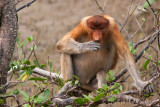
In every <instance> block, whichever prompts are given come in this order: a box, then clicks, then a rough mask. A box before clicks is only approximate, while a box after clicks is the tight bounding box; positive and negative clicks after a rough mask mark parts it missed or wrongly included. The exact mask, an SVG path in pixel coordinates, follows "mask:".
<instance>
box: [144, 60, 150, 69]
mask: <svg viewBox="0 0 160 107" xmlns="http://www.w3.org/2000/svg"><path fill="white" fill-rule="evenodd" d="M149 63H150V60H149V59H147V60H146V61H145V63H144V69H145V70H147V65H148V64H149Z"/></svg>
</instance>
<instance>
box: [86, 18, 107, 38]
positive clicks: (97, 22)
mask: <svg viewBox="0 0 160 107" xmlns="http://www.w3.org/2000/svg"><path fill="white" fill-rule="evenodd" d="M86 23H87V26H88V27H89V30H90V33H91V34H90V35H91V36H92V37H91V38H92V40H94V41H100V40H101V39H102V38H103V35H104V33H105V32H106V31H108V30H107V28H108V24H109V20H108V19H106V18H104V17H103V16H99V15H97V16H93V17H91V18H89V19H87V21H86Z"/></svg>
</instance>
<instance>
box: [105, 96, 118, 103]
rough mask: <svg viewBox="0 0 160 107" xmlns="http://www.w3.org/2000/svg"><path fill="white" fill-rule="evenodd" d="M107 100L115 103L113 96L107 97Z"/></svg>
mask: <svg viewBox="0 0 160 107" xmlns="http://www.w3.org/2000/svg"><path fill="white" fill-rule="evenodd" d="M107 100H108V101H109V102H114V101H116V97H115V96H113V97H108V98H107Z"/></svg>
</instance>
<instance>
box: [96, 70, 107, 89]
mask: <svg viewBox="0 0 160 107" xmlns="http://www.w3.org/2000/svg"><path fill="white" fill-rule="evenodd" d="M105 78H106V73H105V71H104V70H101V71H99V72H98V73H97V75H96V79H97V85H98V88H103V84H105V83H106V80H105Z"/></svg>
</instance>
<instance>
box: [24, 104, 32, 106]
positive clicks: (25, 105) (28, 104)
mask: <svg viewBox="0 0 160 107" xmlns="http://www.w3.org/2000/svg"><path fill="white" fill-rule="evenodd" d="M23 107H31V106H30V105H29V104H24V105H23Z"/></svg>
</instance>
